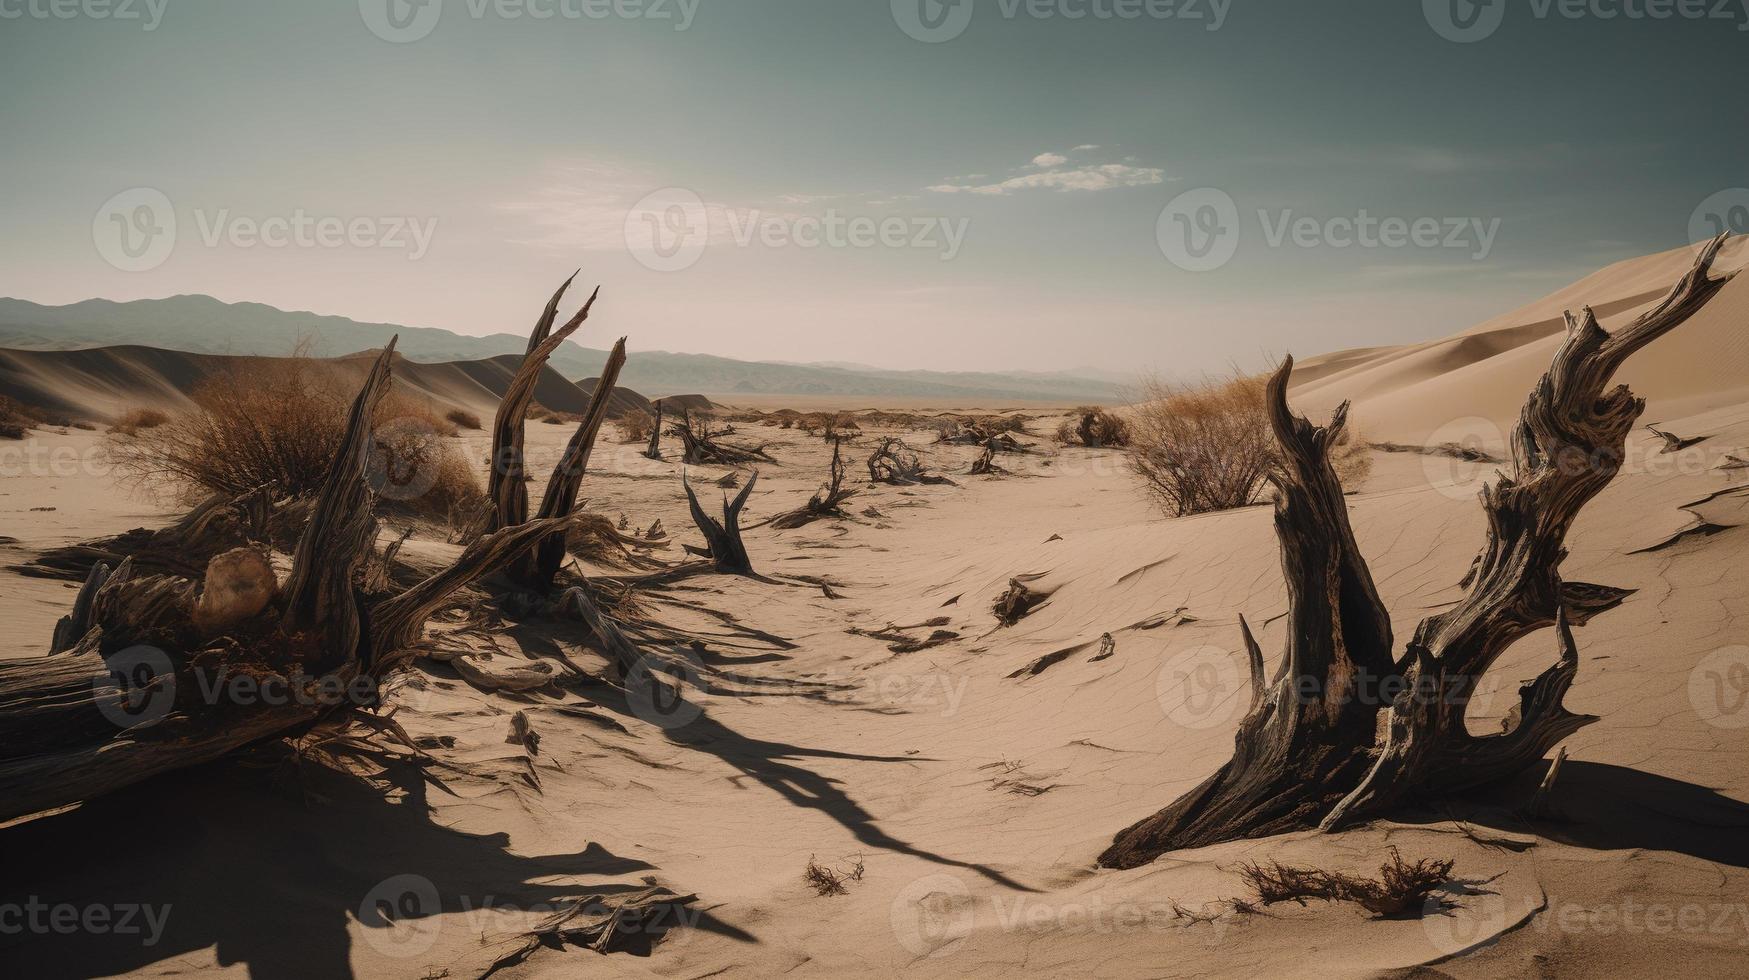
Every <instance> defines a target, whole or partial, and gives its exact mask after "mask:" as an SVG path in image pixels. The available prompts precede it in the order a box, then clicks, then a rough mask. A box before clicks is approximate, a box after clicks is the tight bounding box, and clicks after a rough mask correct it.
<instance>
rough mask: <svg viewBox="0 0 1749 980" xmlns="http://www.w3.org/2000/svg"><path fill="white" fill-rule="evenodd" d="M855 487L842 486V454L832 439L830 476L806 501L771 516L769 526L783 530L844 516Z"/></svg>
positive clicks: (835, 441)
mask: <svg viewBox="0 0 1749 980" xmlns="http://www.w3.org/2000/svg"><path fill="white" fill-rule="evenodd" d="M856 494H857V491H856V490H855V489H845V486H844V455H843V453H841V452H840V451H839V440H837V439H833V440H832V468H831V470H830V478H829V479H828V481H827V482H826V483H823V484H821V485H820V489H818V490H816V491H814V495H813V496H812V497H810V498H808V502H807V503H806V504H804V505H802V506H801V507H798V508H796V509H795V510H792V511H789V512H788V513H784V514H779V515H778V516H777V517H775V518H772V521H771V526H772V527H777V528H783V529H785V530H788V529H792V528H798V527H804V526H806V525H808V524H811V523H813V522H814V521H818V520H822V519H824V518H828V517H845V516H848V515H846V514H845V513H844V509H843V505H844V502H845V501H846V500H849V499H850V498H851V497H854V496H856Z"/></svg>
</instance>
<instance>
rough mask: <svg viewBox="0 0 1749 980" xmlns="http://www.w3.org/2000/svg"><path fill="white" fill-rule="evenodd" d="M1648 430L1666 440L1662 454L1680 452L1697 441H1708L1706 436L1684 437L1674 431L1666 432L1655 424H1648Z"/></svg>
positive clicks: (1660, 451)
mask: <svg viewBox="0 0 1749 980" xmlns="http://www.w3.org/2000/svg"><path fill="white" fill-rule="evenodd" d="M1646 431H1647V432H1650V433H1651V434H1653V435H1655V436H1657V437H1658V438H1660V439H1662V440H1664V448H1663V449H1661V450H1659V453H1660V455H1667V454H1669V453H1679V452H1681V451H1683V450H1684V449H1687V448H1688V447H1689V446H1692V445H1694V444H1695V443H1698V442H1705V441H1707V437H1706V436H1692V437H1690V438H1687V439H1684V438H1683V437H1681V436H1679V435H1677V434H1676V433H1674V432H1665V431H1664V430H1663V429H1660V428H1658V427H1657V426H1655V425H1647V426H1646Z"/></svg>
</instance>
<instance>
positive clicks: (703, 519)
mask: <svg viewBox="0 0 1749 980" xmlns="http://www.w3.org/2000/svg"><path fill="white" fill-rule="evenodd" d="M758 482H759V471H758V470H754V471H753V472H752V473H750V474H748V476H747V483H746V485H745V486H743V487H742V488H741V492H740V493H737V494H735V499H734V500H733V501H731V500H729V499H728V495H727V494H725V495H724V497H723V519H722V520H721V521H720V522H719V521H718V520H717V519H716V518H714V517H711V516H710V515H709V514H706V513H705V512H704V508H703V507H701V506H699V503H698V495H697V494H695V493H693V492H692V483H691V482H690V481H688V480H687V478H686V474H685V473H682V474H680V484H681V486H683V487H685V488H686V503H687V506H688V507H689V508H691V510H692V522H693V523H694V524H696V525H698V530H699V533H700V534H703V535H704V542H705V547H704V550H703V552H702V554H703V555H704V556H705V557H708V558H710V560H711V563H712V565H713V566H714V567H715V569H716V570H717V571H718V572H721V573H723V574H725V575H752V574H753V560H752V559H751V558H749V557H747V545H746V544H744V543H743V542H742V541H741V508H743V507H745V506H747V498H748V497H750V496H751V495H752V494H753V487H754V485H755V484H757V483H758ZM692 550H696V549H692Z"/></svg>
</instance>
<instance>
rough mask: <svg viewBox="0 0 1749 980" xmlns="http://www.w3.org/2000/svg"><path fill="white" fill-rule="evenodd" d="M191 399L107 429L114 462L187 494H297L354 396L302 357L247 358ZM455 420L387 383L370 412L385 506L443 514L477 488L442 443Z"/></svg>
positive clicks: (310, 485) (322, 460)
mask: <svg viewBox="0 0 1749 980" xmlns="http://www.w3.org/2000/svg"><path fill="white" fill-rule="evenodd" d="M192 397H193V401H194V407H193V408H191V409H189V410H188V411H185V412H181V413H177V414H175V415H172V416H170V417H168V418H167V419H166V420H165V421H163V422H162V423H160V424H158V425H155V426H152V427H149V428H141V429H137V430H135V431H134V432H132V433H131V434H130V433H121V432H117V433H115V435H113V436H112V438H111V441H110V444H109V451H110V454H111V457H112V458H113V459H114V460H115V462H116V464H117V466H118V468H119V469H120V471H121V472H122V473H123V474H125V475H127V476H129V477H131V478H133V480H135V481H136V482H138V483H140V484H142V485H144V486H146V487H147V488H149V489H153V490H159V491H168V492H169V493H171V494H172V495H173V496H176V497H178V498H180V499H183V500H190V501H192V500H196V499H199V498H202V497H204V496H206V495H208V494H212V493H223V494H230V495H241V494H244V493H248V492H250V491H252V490H255V489H257V488H259V487H263V486H268V487H272V488H273V490H274V492H275V493H277V494H282V495H284V496H288V497H299V496H304V495H307V494H310V493H312V492H314V491H315V490H316V489H317V488H318V487H319V486H321V483H322V480H323V479H324V478H325V477H326V475H327V472H328V467H329V465H330V464H331V463H332V461H333V457H334V453H335V451H336V449H337V447H338V446H339V445H340V439H341V435H342V434H343V433H344V431H345V427H346V412H347V408H348V404H349V401H350V399H348V398H347V397H346V396H345V395H344V394H343V393H342V392H340V391H339V390H337V388H336V387H335V386H333V385H332V384H330V383H328V380H327V379H326V378H324V377H323V376H321V375H320V373H319V372H318V371H317V370H315V369H314V368H313V366H312V362H311V361H310V360H309V359H307V358H304V357H292V358H288V359H285V360H281V361H277V362H275V363H274V364H273V365H271V366H269V365H267V364H260V363H247V362H246V363H244V364H240V365H237V366H235V367H233V368H231V369H229V370H227V371H225V372H222V373H220V374H216V375H214V376H213V377H211V378H208V379H206V380H205V381H203V382H202V383H201V384H200V385H199V386H198V387H196V388H195V390H194V392H193V395H192ZM455 434H456V428H455V425H454V423H451V422H450V421H449V420H447V419H445V418H443V417H441V416H439V415H438V414H437V413H436V412H435V410H433V409H432V408H431V407H430V406H429V405H428V404H425V403H423V402H420V401H417V400H414V399H412V398H409V397H406V396H405V395H401V394H399V393H395V392H391V394H390V395H389V397H387V398H385V399H384V400H383V403H382V405H381V407H380V408H379V409H378V413H377V418H376V420H375V430H374V435H375V440H374V443H373V452H374V453H375V454H376V458H375V459H374V460H373V467H372V471H373V473H374V474H376V476H377V479H378V482H379V483H380V484H381V486H379V488H378V489H379V492H380V494H381V497H382V500H383V502H384V503H385V505H389V506H393V507H394V508H395V509H398V510H402V511H405V512H409V513H415V514H420V515H423V516H428V517H432V518H436V519H443V518H445V517H446V516H447V515H449V514H451V513H458V512H461V511H464V510H466V509H467V507H466V506H465V505H466V504H467V502H468V501H469V500H471V499H474V498H477V497H479V496H480V489H479V481H478V479H477V478H476V477H475V475H474V473H473V470H472V468H471V467H470V466H469V465H468V463H467V461H466V460H465V459H464V458H463V457H462V456H461V455H460V454H459V453H458V452H457V451H456V449H455V448H454V447H453V446H451V445H449V444H447V443H445V442H444V441H443V440H444V439H445V437H447V436H453V435H455Z"/></svg>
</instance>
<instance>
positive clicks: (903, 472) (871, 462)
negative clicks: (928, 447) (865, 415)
mask: <svg viewBox="0 0 1749 980" xmlns="http://www.w3.org/2000/svg"><path fill="white" fill-rule="evenodd" d="M868 479H869V482H871V483H888V484H892V485H894V486H911V485H913V484H917V483H927V484H931V485H934V484H942V483H946V484H952V483H953V481H952V480H950V479H948V478H947V477H945V476H931V475H930V474H928V473H926V472H924V470H923V458H922V457H921V456H919V455H918V454H917V451H916V450H915V449H912V448H911V447H910V446H907V445H905V442H904V440H902V439H899V438H896V437H894V436H887V437H886V438H884V439H882V440H881V442H880V445H878V446H876V447H875V449H874V452H872V453H869V456H868Z"/></svg>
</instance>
